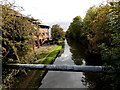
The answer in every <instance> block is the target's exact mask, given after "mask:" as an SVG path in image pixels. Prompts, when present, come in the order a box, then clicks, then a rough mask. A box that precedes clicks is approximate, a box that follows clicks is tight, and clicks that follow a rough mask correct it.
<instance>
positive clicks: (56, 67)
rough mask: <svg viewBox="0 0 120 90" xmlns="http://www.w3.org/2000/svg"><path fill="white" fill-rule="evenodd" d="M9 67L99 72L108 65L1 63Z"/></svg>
mask: <svg viewBox="0 0 120 90" xmlns="http://www.w3.org/2000/svg"><path fill="white" fill-rule="evenodd" d="M3 67H5V68H9V69H21V68H22V69H31V70H51V71H73V72H101V71H105V70H106V69H107V68H108V67H105V66H80V65H44V64H7V65H3Z"/></svg>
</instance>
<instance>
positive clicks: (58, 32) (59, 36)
mask: <svg viewBox="0 0 120 90" xmlns="http://www.w3.org/2000/svg"><path fill="white" fill-rule="evenodd" d="M51 36H52V39H53V40H55V41H58V40H63V39H64V36H65V33H64V31H63V29H62V28H61V27H60V25H58V24H55V25H53V26H52V28H51Z"/></svg>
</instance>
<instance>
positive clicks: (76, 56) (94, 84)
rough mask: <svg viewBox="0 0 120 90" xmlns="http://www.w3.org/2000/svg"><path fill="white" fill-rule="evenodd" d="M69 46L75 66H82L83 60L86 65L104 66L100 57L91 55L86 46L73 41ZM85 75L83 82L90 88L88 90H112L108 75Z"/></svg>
mask: <svg viewBox="0 0 120 90" xmlns="http://www.w3.org/2000/svg"><path fill="white" fill-rule="evenodd" d="M68 44H69V46H70V52H71V53H72V60H73V61H74V63H75V64H78V65H81V64H82V60H83V61H84V60H85V65H102V62H101V57H100V55H99V54H93V53H89V52H88V50H87V47H86V46H85V45H82V44H80V43H78V42H74V41H71V40H68ZM83 75H84V77H83V78H82V82H83V84H84V85H86V86H87V87H88V90H112V89H111V88H110V87H111V86H110V83H109V82H110V81H109V79H108V76H107V75H108V74H107V75H106V73H95V72H94V73H93V72H83ZM105 75H106V76H105ZM111 76H112V75H111ZM106 77H107V78H106Z"/></svg>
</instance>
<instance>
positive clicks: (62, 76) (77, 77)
mask: <svg viewBox="0 0 120 90" xmlns="http://www.w3.org/2000/svg"><path fill="white" fill-rule="evenodd" d="M70 51H71V49H70V47H69V45H68V44H67V41H66V40H65V47H64V52H63V54H62V55H61V56H60V57H58V58H57V59H56V60H55V62H54V64H56V65H60V64H61V65H65V64H67V65H74V64H77V63H79V64H82V63H83V62H82V59H81V60H80V59H79V56H78V57H77V59H79V60H76V61H75V60H74V57H75V56H74V55H73V53H71V52H70ZM77 55H79V54H77ZM72 59H73V60H72ZM74 61H75V62H74ZM83 77H84V75H83V73H82V72H64V71H62V72H61V71H60V72H59V71H49V72H48V73H47V75H46V76H45V78H44V79H43V81H42V85H41V87H40V88H86V86H85V85H84V84H83V83H82V81H83Z"/></svg>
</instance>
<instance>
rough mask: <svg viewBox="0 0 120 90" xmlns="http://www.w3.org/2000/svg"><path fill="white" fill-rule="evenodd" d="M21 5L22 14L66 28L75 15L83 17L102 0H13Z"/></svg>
mask: <svg viewBox="0 0 120 90" xmlns="http://www.w3.org/2000/svg"><path fill="white" fill-rule="evenodd" d="M14 1H15V3H16V5H19V6H22V7H23V8H24V11H22V12H21V13H22V14H24V15H31V16H32V17H34V18H36V19H40V20H41V21H42V23H43V24H46V25H50V26H52V25H53V24H59V25H60V26H61V27H62V28H64V30H67V28H68V26H69V24H70V22H72V19H73V18H74V17H75V16H81V17H82V18H84V16H85V14H86V11H87V10H88V9H89V8H90V7H91V6H93V5H98V4H100V3H101V2H103V0H14Z"/></svg>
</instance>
